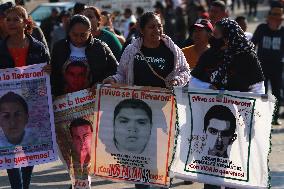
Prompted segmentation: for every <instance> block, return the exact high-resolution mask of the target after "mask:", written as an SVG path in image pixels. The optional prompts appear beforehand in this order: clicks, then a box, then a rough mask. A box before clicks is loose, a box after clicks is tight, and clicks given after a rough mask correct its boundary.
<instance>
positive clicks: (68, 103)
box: [53, 89, 95, 189]
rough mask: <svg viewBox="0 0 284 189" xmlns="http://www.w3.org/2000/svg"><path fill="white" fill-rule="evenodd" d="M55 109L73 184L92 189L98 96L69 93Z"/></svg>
mask: <svg viewBox="0 0 284 189" xmlns="http://www.w3.org/2000/svg"><path fill="white" fill-rule="evenodd" d="M53 109H54V114H55V131H56V137H57V143H58V146H59V149H60V152H61V155H62V157H63V160H62V161H63V162H65V163H66V165H67V167H68V170H69V173H70V177H71V180H72V185H73V187H74V188H76V189H89V188H91V178H90V176H89V172H90V163H91V162H90V160H91V145H92V137H93V131H94V130H93V119H94V111H95V95H94V94H92V93H90V91H89V90H88V89H85V90H81V91H78V92H73V93H68V94H66V95H62V96H59V97H57V98H56V99H55V101H54V102H53Z"/></svg>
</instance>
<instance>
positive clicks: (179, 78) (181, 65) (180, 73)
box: [173, 47, 190, 86]
mask: <svg viewBox="0 0 284 189" xmlns="http://www.w3.org/2000/svg"><path fill="white" fill-rule="evenodd" d="M176 48H178V47H176ZM177 51H178V53H177V55H178V63H177V68H176V74H175V76H174V79H173V80H175V81H176V82H177V85H178V86H185V85H186V84H187V83H188V81H189V77H190V69H189V66H188V63H187V61H186V59H185V57H184V54H183V52H182V51H181V50H180V49H179V48H178V50H177Z"/></svg>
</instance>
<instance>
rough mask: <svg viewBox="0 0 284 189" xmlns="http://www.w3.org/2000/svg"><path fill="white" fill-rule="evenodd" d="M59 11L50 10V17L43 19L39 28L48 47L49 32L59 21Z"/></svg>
mask: <svg viewBox="0 0 284 189" xmlns="http://www.w3.org/2000/svg"><path fill="white" fill-rule="evenodd" d="M59 13H60V10H59V8H52V10H51V15H50V16H49V17H47V18H46V19H44V20H43V21H42V22H41V25H40V28H41V29H42V31H43V33H44V36H45V38H46V41H47V44H48V46H49V47H50V42H51V35H50V34H51V32H52V31H53V29H54V27H55V26H58V25H59V23H60V21H59V17H58V15H59Z"/></svg>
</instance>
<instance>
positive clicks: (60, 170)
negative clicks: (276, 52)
mask: <svg viewBox="0 0 284 189" xmlns="http://www.w3.org/2000/svg"><path fill="white" fill-rule="evenodd" d="M267 9H268V8H267V7H265V6H261V7H260V9H259V15H258V19H259V20H258V21H252V22H250V23H249V27H248V31H250V32H253V31H254V29H255V27H256V26H257V25H258V24H259V23H260V22H261V21H263V20H264V17H265V15H266V14H267ZM241 14H242V12H241V11H236V15H241ZM283 122H284V120H283ZM270 168H271V181H272V188H273V189H284V124H282V125H281V126H277V127H273V134H272V153H271V155H270ZM69 185H70V179H69V176H68V174H67V171H66V170H65V169H64V166H63V165H62V163H61V162H60V161H56V162H53V163H48V164H43V165H39V166H35V169H34V173H33V177H32V183H31V187H30V188H31V189H67V188H68V187H69ZM92 186H93V187H92V188H96V189H130V188H133V184H125V183H114V182H111V181H107V180H103V179H100V178H97V177H95V178H93V180H92ZM202 186H203V185H202V184H199V183H195V184H193V185H190V186H185V185H183V182H182V181H181V180H175V181H174V185H173V187H172V188H176V189H186V188H189V189H202V188H203V187H202ZM9 188H10V185H9V181H8V177H7V174H6V172H5V171H0V189H9Z"/></svg>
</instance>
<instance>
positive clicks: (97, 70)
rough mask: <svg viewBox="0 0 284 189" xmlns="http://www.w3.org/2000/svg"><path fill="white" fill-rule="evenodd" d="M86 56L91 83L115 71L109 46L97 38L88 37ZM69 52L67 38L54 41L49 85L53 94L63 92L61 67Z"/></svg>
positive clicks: (115, 65)
mask: <svg viewBox="0 0 284 189" xmlns="http://www.w3.org/2000/svg"><path fill="white" fill-rule="evenodd" d="M85 53H86V57H87V61H88V63H89V65H90V70H91V74H92V83H91V85H93V84H95V83H98V82H102V81H103V80H104V79H105V78H107V77H108V76H111V75H114V74H115V73H116V68H117V65H118V63H117V61H116V59H115V57H114V55H113V54H112V52H111V50H110V48H109V47H108V46H107V45H106V44H105V43H103V42H101V41H100V40H98V39H95V38H92V37H91V38H90V39H89V40H88V43H87V46H86V50H85ZM70 54H71V50H70V41H69V39H68V38H66V39H62V40H60V41H58V42H57V43H55V45H54V47H53V50H52V54H51V66H52V73H51V85H52V93H53V95H55V96H58V95H62V94H64V91H63V90H64V79H63V78H64V76H63V72H62V68H63V65H64V63H65V62H66V61H67V60H68V59H69V57H70Z"/></svg>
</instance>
